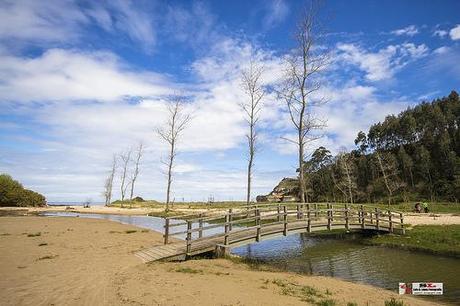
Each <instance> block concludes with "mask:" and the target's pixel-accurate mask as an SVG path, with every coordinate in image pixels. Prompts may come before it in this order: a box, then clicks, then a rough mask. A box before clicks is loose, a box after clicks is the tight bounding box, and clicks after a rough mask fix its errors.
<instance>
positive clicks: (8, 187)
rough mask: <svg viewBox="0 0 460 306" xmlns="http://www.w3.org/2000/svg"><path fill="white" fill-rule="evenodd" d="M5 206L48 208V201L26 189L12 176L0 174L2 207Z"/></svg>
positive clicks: (0, 205) (0, 202)
mask: <svg viewBox="0 0 460 306" xmlns="http://www.w3.org/2000/svg"><path fill="white" fill-rule="evenodd" d="M4 206H46V199H45V197H44V196H43V195H41V194H39V193H37V192H35V191H32V190H29V189H25V188H24V186H22V184H21V183H19V182H18V181H16V180H14V179H13V178H12V177H11V176H10V175H8V174H1V173H0V207H4Z"/></svg>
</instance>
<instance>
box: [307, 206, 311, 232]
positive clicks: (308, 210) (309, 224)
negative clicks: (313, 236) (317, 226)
mask: <svg viewBox="0 0 460 306" xmlns="http://www.w3.org/2000/svg"><path fill="white" fill-rule="evenodd" d="M310 217H311V214H310V204H307V232H309V233H311V218H310Z"/></svg>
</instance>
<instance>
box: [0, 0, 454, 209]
mask: <svg viewBox="0 0 460 306" xmlns="http://www.w3.org/2000/svg"><path fill="white" fill-rule="evenodd" d="M305 3H306V2H305V1H281V0H278V1H121V0H120V1H6V0H2V1H0V105H1V108H0V172H6V173H9V174H11V175H12V176H13V177H15V178H16V179H18V180H20V181H21V182H23V183H24V185H25V186H26V187H28V188H31V189H34V190H37V191H39V192H41V193H43V194H45V195H46V196H47V198H48V200H50V201H66V200H67V201H78V200H84V199H86V198H92V199H93V201H98V200H100V199H101V192H102V190H103V184H104V178H105V176H106V175H107V171H108V169H109V167H110V162H111V158H112V155H113V154H118V153H120V152H122V151H123V150H126V148H128V147H130V146H135V145H136V144H137V143H138V142H139V141H143V142H144V143H145V144H146V145H147V151H146V154H145V157H144V159H143V166H142V169H141V174H140V177H139V181H138V186H137V189H136V194H139V195H141V196H143V197H145V198H154V199H158V200H164V198H165V196H164V194H165V192H164V189H165V179H164V175H163V173H162V172H163V171H162V170H163V169H162V166H161V163H160V160H161V158H162V156H164V155H165V149H166V148H165V146H164V145H163V144H162V143H161V141H160V140H159V139H158V137H156V135H155V133H154V132H153V131H154V129H155V127H157V126H159V125H161V124H162V123H163V122H164V120H165V103H166V102H165V96H167V95H168V94H172V93H174V92H179V91H180V92H183V93H186V94H187V95H189V96H190V97H191V103H190V105H189V108H188V111H190V112H193V114H194V120H193V121H192V123H191V125H190V127H189V129H188V130H187V131H186V134H185V135H184V138H183V140H182V142H181V144H180V150H181V154H180V155H179V156H178V165H177V167H176V168H175V180H174V183H173V193H174V197H176V200H181V199H182V198H185V200H203V199H206V198H207V197H208V196H209V195H213V196H214V197H215V199H216V200H229V199H233V200H241V199H243V198H244V191H245V168H246V157H245V138H244V134H245V132H246V128H245V124H244V120H243V116H242V113H241V109H240V108H239V106H238V104H239V102H241V100H242V99H244V98H245V96H244V94H243V93H242V92H241V88H240V77H241V70H242V69H245V67H247V64H248V62H249V59H250V58H251V57H253V58H256V59H257V61H258V63H259V64H260V65H263V66H264V67H265V73H264V76H263V79H264V82H265V84H267V85H268V86H276V85H277V84H278V83H279V81H280V78H281V76H282V69H283V58H284V56H285V55H286V54H288V53H289V51H290V50H291V48H293V47H294V42H293V41H292V39H291V37H292V33H293V31H294V28H295V24H296V22H297V20H298V18H299V17H300V15H299V12H301V11H302V9H303V7H305ZM459 11H460V2H459V1H415V0H414V1H325V2H324V3H323V6H322V9H321V16H320V17H321V18H320V19H321V21H322V25H323V29H324V32H325V33H326V34H327V35H326V39H325V40H324V41H322V42H321V44H322V45H321V47H327V49H328V50H329V51H330V55H331V64H330V65H329V67H328V69H327V70H326V71H325V72H324V73H323V75H322V78H323V80H324V83H323V84H324V85H323V88H322V90H321V94H322V95H323V96H325V97H327V99H328V100H329V103H327V104H325V105H324V106H322V107H320V108H318V109H317V110H316V111H317V113H318V116H320V117H321V118H323V119H326V120H327V127H326V128H325V130H324V133H325V137H323V138H322V139H320V140H318V141H317V142H316V143H314V144H312V146H311V148H309V150H310V151H311V150H313V149H314V148H315V147H318V146H319V145H324V146H326V147H327V148H329V149H330V150H331V151H332V152H337V151H338V150H339V149H340V148H342V147H345V148H347V149H350V148H352V147H353V140H354V138H355V136H356V134H357V132H358V131H359V130H367V129H368V127H369V126H370V124H372V123H374V122H377V121H379V120H383V119H384V118H385V116H386V115H388V114H392V113H398V112H399V111H401V110H403V109H405V108H407V107H408V106H410V105H413V104H416V103H419V102H420V101H422V100H430V99H432V98H435V97H440V96H444V95H447V94H449V92H450V91H451V90H459V84H460V65H459V64H458V63H459V62H460V18H459V17H458V12H459ZM264 105H265V107H264V109H263V113H262V120H261V125H260V149H261V150H260V153H259V154H258V155H257V156H256V169H255V170H256V173H255V177H254V196H255V195H257V194H262V193H267V192H269V191H270V190H271V189H272V188H273V187H274V185H275V184H276V183H277V182H278V181H279V180H280V179H281V178H282V177H286V176H295V169H296V155H295V148H293V147H292V146H291V145H289V143H286V142H284V141H283V140H282V139H281V137H289V136H291V135H292V134H293V130H292V128H291V126H290V124H289V120H288V117H287V116H286V110H285V107H284V105H283V104H282V103H281V102H280V101H278V100H277V99H276V95H274V94H273V93H268V94H267V95H266V97H265V99H264ZM117 180H118V177H117ZM117 184H118V183H117ZM117 189H118V188H117ZM115 196H116V197H117V196H118V192H116V193H115Z"/></svg>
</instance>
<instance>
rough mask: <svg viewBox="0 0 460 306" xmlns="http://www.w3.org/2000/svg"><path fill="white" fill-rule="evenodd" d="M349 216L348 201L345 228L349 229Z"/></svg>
mask: <svg viewBox="0 0 460 306" xmlns="http://www.w3.org/2000/svg"><path fill="white" fill-rule="evenodd" d="M348 217H349V210H348V203H347V204H345V228H346V229H347V230H349V229H350V221H349V220H348Z"/></svg>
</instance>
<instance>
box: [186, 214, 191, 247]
mask: <svg viewBox="0 0 460 306" xmlns="http://www.w3.org/2000/svg"><path fill="white" fill-rule="evenodd" d="M186 241H187V250H186V253H187V255H190V253H191V252H192V221H187V238H186Z"/></svg>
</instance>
